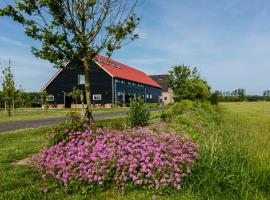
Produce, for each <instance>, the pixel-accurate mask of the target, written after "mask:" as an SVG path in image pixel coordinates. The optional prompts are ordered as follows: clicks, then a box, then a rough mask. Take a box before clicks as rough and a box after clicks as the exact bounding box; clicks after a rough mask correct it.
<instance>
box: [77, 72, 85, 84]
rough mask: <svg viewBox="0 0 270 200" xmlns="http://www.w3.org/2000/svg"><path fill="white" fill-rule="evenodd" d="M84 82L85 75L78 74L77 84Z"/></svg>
mask: <svg viewBox="0 0 270 200" xmlns="http://www.w3.org/2000/svg"><path fill="white" fill-rule="evenodd" d="M84 83H85V76H84V75H83V74H79V75H78V84H79V85H84Z"/></svg>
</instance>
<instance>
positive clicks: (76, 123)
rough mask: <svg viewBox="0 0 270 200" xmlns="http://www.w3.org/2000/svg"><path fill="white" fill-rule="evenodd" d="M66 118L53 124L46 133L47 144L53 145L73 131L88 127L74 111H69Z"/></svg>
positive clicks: (64, 139) (65, 139)
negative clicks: (59, 122)
mask: <svg viewBox="0 0 270 200" xmlns="http://www.w3.org/2000/svg"><path fill="white" fill-rule="evenodd" d="M67 117H68V119H67V120H66V121H65V122H63V123H61V124H58V125H56V126H54V127H53V128H52V129H51V130H50V131H49V133H48V140H49V145H50V146H53V145H55V144H58V143H59V142H61V141H67V140H68V135H69V133H71V132H74V131H84V130H86V129H87V128H88V127H87V125H86V123H85V120H83V119H82V118H81V116H80V114H78V113H76V112H70V113H69V114H68V115H67Z"/></svg>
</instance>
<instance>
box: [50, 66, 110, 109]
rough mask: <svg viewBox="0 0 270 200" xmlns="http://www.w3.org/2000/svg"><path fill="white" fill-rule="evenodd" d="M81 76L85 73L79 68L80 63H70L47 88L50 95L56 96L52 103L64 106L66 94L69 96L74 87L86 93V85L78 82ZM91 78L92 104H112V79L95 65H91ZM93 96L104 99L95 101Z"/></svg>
mask: <svg viewBox="0 0 270 200" xmlns="http://www.w3.org/2000/svg"><path fill="white" fill-rule="evenodd" d="M80 74H81V75H83V74H84V71H83V69H81V68H78V63H70V64H69V65H68V66H67V67H66V68H65V69H64V70H62V72H61V73H60V74H59V75H58V76H57V77H56V78H55V79H54V80H53V81H52V82H51V83H50V84H49V86H48V87H47V88H46V91H47V92H48V94H52V95H54V101H53V102H51V103H55V104H64V92H65V93H66V95H67V94H68V93H69V92H71V91H72V89H73V87H76V88H78V89H80V90H82V91H83V92H84V91H85V87H84V85H79V82H78V76H79V75H80ZM89 76H90V77H89V79H90V83H91V92H92V96H91V99H92V102H93V103H96V104H100V103H112V77H111V76H110V75H109V74H108V73H107V72H105V71H104V70H103V69H101V68H100V67H99V66H98V65H97V64H95V63H91V70H90V74H89ZM93 94H101V96H102V99H101V100H95V101H93ZM78 103H80V102H78Z"/></svg>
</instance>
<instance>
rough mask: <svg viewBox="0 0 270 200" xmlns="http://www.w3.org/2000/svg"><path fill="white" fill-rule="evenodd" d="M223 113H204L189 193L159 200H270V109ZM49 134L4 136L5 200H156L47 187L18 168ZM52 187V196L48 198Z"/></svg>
mask: <svg viewBox="0 0 270 200" xmlns="http://www.w3.org/2000/svg"><path fill="white" fill-rule="evenodd" d="M222 107H224V109H225V111H224V113H223V114H222V113H213V114H211V115H210V114H209V113H201V116H203V117H204V119H205V120H206V121H207V127H206V128H205V129H203V130H202V131H201V132H200V133H198V132H195V131H194V132H193V133H190V134H191V136H192V137H193V138H195V139H196V141H197V142H199V143H200V146H201V147H200V153H201V160H200V161H199V162H198V164H197V166H196V167H195V170H194V171H193V173H192V175H191V176H190V177H189V178H188V179H185V180H184V182H183V190H182V191H180V192H174V193H171V194H167V195H163V196H158V197H157V199H164V200H170V199H188V200H189V199H202V200H204V199H213V200H215V199H228V200H229V199H230V200H231V199H247V200H249V199H252V200H253V199H260V200H264V199H265V200H266V199H270V193H269V188H270V134H269V132H270V103H226V104H223V105H222ZM157 116H158V113H155V114H153V117H157ZM118 119H121V118H118ZM110 121H111V120H108V119H107V120H103V121H100V122H99V123H100V125H102V124H105V125H106V123H109V122H110ZM47 130H48V128H39V129H27V130H22V131H17V132H13V133H6V134H2V135H0V199H121V200H122V199H123V200H124V199H136V200H138V199H151V196H152V193H151V192H148V191H131V192H128V193H125V194H123V193H120V192H119V191H117V190H114V189H111V190H107V191H98V192H95V193H93V194H91V195H88V196H86V195H83V194H81V193H79V192H77V193H74V192H71V191H67V190H66V189H65V188H64V187H62V186H59V184H56V183H55V182H54V181H51V182H49V183H48V182H43V181H42V180H41V175H40V174H39V173H38V172H36V171H34V170H33V169H32V168H31V167H29V166H25V165H15V164H14V162H16V161H17V160H21V159H24V158H27V157H29V156H31V155H33V154H35V153H37V152H39V151H40V149H42V148H44V147H45V146H46V138H45V133H46V131H47ZM47 185H49V192H48V193H43V192H42V188H43V187H45V186H47Z"/></svg>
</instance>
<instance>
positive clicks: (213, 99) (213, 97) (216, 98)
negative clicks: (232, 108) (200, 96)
mask: <svg viewBox="0 0 270 200" xmlns="http://www.w3.org/2000/svg"><path fill="white" fill-rule="evenodd" d="M219 101H220V93H219V92H218V91H215V92H214V93H212V94H211V96H210V102H211V104H212V105H218V102H219Z"/></svg>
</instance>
